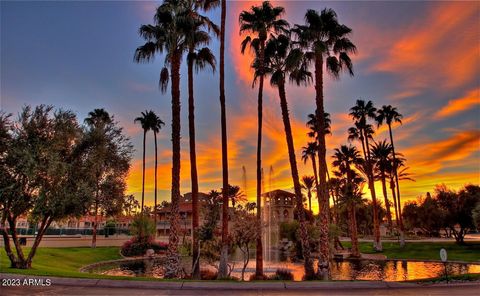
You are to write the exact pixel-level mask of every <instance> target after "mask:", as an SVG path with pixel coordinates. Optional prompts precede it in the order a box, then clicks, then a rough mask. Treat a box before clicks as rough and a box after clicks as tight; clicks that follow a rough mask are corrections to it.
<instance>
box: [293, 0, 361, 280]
mask: <svg viewBox="0 0 480 296" xmlns="http://www.w3.org/2000/svg"><path fill="white" fill-rule="evenodd" d="M294 32H295V34H296V35H297V39H298V44H299V45H300V46H301V47H303V48H304V49H306V50H307V53H306V56H307V57H309V58H311V60H313V62H314V68H315V105H316V110H315V112H316V113H315V115H316V118H317V122H318V124H317V129H318V130H317V134H318V151H317V153H318V163H319V164H318V165H319V174H320V175H319V183H318V186H317V194H318V195H319V200H320V204H321V207H320V244H319V251H320V260H318V271H317V273H318V276H319V277H320V278H322V279H325V280H327V279H328V278H329V260H330V247H329V243H328V237H329V234H328V229H329V205H328V201H329V198H328V196H329V195H328V188H327V178H326V174H327V162H326V151H327V146H326V141H325V134H324V131H325V127H326V123H325V117H324V116H322V115H323V114H324V113H325V108H324V96H323V71H324V65H325V69H326V71H327V72H328V73H329V74H330V75H331V76H332V77H333V78H335V79H338V78H339V76H340V73H341V72H342V71H347V72H348V73H349V74H350V75H351V76H353V65H352V61H351V59H350V57H349V54H354V53H356V50H357V49H356V47H355V45H354V44H353V43H352V42H351V41H350V39H348V35H349V34H350V33H351V32H352V30H351V29H350V28H349V27H347V26H345V25H343V24H340V23H339V22H338V18H337V14H336V13H335V11H334V10H332V9H328V8H325V9H323V10H322V11H321V13H318V11H316V10H312V9H309V10H308V11H307V13H306V14H305V25H295V28H294Z"/></svg>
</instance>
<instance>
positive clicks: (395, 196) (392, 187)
mask: <svg viewBox="0 0 480 296" xmlns="http://www.w3.org/2000/svg"><path fill="white" fill-rule="evenodd" d="M390 189H391V190H392V197H393V204H394V207H395V218H396V220H397V227H398V229H400V218H399V217H398V205H397V194H396V193H395V180H394V179H393V178H390Z"/></svg>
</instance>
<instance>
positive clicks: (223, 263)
mask: <svg viewBox="0 0 480 296" xmlns="http://www.w3.org/2000/svg"><path fill="white" fill-rule="evenodd" d="M213 1H215V0H213ZM226 17H227V1H226V0H221V16H220V79H219V90H220V121H221V126H222V181H223V182H222V185H223V188H227V187H228V141H227V111H226V107H225V31H226V26H225V21H226ZM222 200H223V204H222V214H223V216H222V250H221V254H220V264H219V268H218V277H219V278H225V277H226V276H227V273H228V270H227V269H228V268H227V261H228V193H227V192H226V191H223V192H222Z"/></svg>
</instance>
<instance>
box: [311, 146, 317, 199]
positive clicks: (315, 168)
mask: <svg viewBox="0 0 480 296" xmlns="http://www.w3.org/2000/svg"><path fill="white" fill-rule="evenodd" d="M310 159H311V160H312V167H313V176H314V177H315V188H318V172H317V161H316V160H315V154H313V155H312V156H310ZM317 199H318V194H317Z"/></svg>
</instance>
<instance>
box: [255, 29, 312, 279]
mask: <svg viewBox="0 0 480 296" xmlns="http://www.w3.org/2000/svg"><path fill="white" fill-rule="evenodd" d="M263 62H264V67H263V68H262V70H261V72H260V73H265V74H267V75H269V76H270V85H272V86H273V87H276V88H277V89H278V96H279V98H280V108H281V110H282V119H283V125H284V128H285V138H286V141H287V149H288V158H289V162H290V171H291V174H292V181H293V188H294V191H295V196H296V207H297V213H298V220H299V224H300V241H301V245H302V252H303V258H304V268H305V279H312V278H314V277H315V271H314V268H313V260H312V258H311V253H310V242H309V237H308V233H307V227H306V219H305V209H304V207H303V196H302V187H301V184H300V180H299V176H298V168H297V160H296V158H295V147H294V143H293V135H292V127H291V124H290V115H289V111H288V102H287V94H286V91H285V85H286V79H287V78H288V79H289V80H290V81H291V82H295V83H296V84H297V85H302V84H303V85H307V84H308V83H309V82H310V80H311V73H310V72H308V71H307V66H306V62H305V58H304V55H303V52H302V51H301V50H300V49H299V48H293V47H292V41H291V37H290V34H280V35H278V36H273V35H272V36H270V38H269V40H268V41H267V43H266V45H265V56H264V60H263ZM258 63H259V59H256V60H255V61H254V65H255V69H259V67H258V66H257V65H258ZM255 75H256V76H258V75H259V73H258V72H256V73H255Z"/></svg>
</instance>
